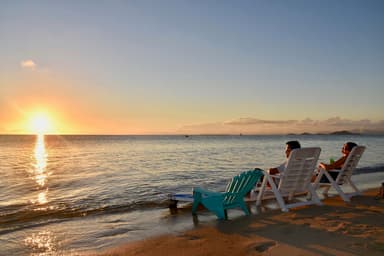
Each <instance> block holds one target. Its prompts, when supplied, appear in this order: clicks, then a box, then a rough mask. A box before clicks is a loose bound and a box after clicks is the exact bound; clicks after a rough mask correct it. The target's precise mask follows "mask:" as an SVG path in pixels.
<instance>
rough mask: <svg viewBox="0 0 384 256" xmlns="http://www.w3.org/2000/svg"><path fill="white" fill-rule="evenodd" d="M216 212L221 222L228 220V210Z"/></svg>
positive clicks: (217, 210)
mask: <svg viewBox="0 0 384 256" xmlns="http://www.w3.org/2000/svg"><path fill="white" fill-rule="evenodd" d="M212 211H213V210H212ZM214 212H215V213H216V216H217V218H218V219H219V220H226V219H227V218H228V214H227V210H224V209H223V208H221V209H216V210H214Z"/></svg>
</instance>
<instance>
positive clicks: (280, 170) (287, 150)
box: [268, 140, 301, 175]
mask: <svg viewBox="0 0 384 256" xmlns="http://www.w3.org/2000/svg"><path fill="white" fill-rule="evenodd" d="M285 144H286V147H285V156H286V159H285V161H284V163H282V164H281V165H279V166H277V167H275V168H270V169H269V171H268V173H269V174H272V175H273V174H278V173H279V174H280V175H281V174H283V173H284V171H285V167H286V166H287V162H288V157H289V155H290V154H291V151H292V150H294V149H297V148H301V145H300V142H298V141H297V140H291V141H288V142H287V143H285Z"/></svg>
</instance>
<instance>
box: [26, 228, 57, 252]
mask: <svg viewBox="0 0 384 256" xmlns="http://www.w3.org/2000/svg"><path fill="white" fill-rule="evenodd" d="M24 244H25V245H26V246H27V247H29V248H31V249H32V251H33V252H34V253H38V254H37V255H40V256H43V255H52V253H54V252H55V251H56V249H57V248H56V246H57V241H56V237H55V235H54V234H53V233H52V232H51V231H41V232H38V233H33V234H31V235H30V236H28V237H27V238H25V239H24Z"/></svg>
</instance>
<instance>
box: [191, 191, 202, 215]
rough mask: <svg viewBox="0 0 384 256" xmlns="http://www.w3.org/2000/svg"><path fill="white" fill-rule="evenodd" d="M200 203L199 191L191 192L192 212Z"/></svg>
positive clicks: (194, 212) (194, 211)
mask: <svg viewBox="0 0 384 256" xmlns="http://www.w3.org/2000/svg"><path fill="white" fill-rule="evenodd" d="M200 203H201V193H197V192H195V193H194V194H193V204H192V214H196V211H197V208H198V206H199V204H200Z"/></svg>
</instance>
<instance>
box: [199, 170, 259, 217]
mask: <svg viewBox="0 0 384 256" xmlns="http://www.w3.org/2000/svg"><path fill="white" fill-rule="evenodd" d="M261 176H263V171H262V170H260V169H255V170H250V171H246V172H243V173H241V174H239V175H237V176H235V177H233V178H232V180H231V181H230V182H229V183H228V185H227V188H226V190H225V192H213V191H209V190H205V189H202V188H200V187H196V188H194V189H193V204H192V214H196V211H197V208H198V206H199V204H202V205H203V206H204V207H205V208H207V209H208V210H209V211H211V212H214V213H215V214H216V215H217V217H218V219H227V209H230V208H237V207H240V208H241V209H242V210H243V211H244V213H245V214H246V215H249V210H248V208H247V205H246V203H245V201H244V197H245V196H246V194H247V193H248V192H250V191H251V189H252V188H253V187H254V186H255V185H256V183H257V182H258V181H259V179H260V177H261Z"/></svg>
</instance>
